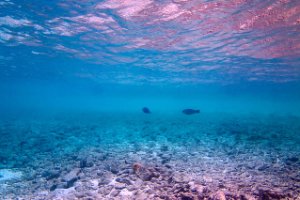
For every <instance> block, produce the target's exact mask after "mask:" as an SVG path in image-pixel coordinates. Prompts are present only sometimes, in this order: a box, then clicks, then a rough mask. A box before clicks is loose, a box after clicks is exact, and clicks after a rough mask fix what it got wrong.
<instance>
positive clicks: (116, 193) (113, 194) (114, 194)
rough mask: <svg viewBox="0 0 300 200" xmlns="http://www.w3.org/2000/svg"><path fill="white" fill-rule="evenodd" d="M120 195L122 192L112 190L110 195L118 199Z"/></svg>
mask: <svg viewBox="0 0 300 200" xmlns="http://www.w3.org/2000/svg"><path fill="white" fill-rule="evenodd" d="M119 194H120V190H112V191H111V193H110V196H111V197H116V196H118V195H119Z"/></svg>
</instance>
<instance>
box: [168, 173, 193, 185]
mask: <svg viewBox="0 0 300 200" xmlns="http://www.w3.org/2000/svg"><path fill="white" fill-rule="evenodd" d="M172 180H173V181H174V182H176V183H187V182H189V181H190V178H189V177H188V176H187V175H186V174H184V173H181V172H175V173H174V174H173V177H172Z"/></svg>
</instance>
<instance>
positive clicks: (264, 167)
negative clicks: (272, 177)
mask: <svg viewBox="0 0 300 200" xmlns="http://www.w3.org/2000/svg"><path fill="white" fill-rule="evenodd" d="M268 168H269V166H268V165H266V164H263V165H261V166H259V167H257V170H258V171H264V170H266V169H268Z"/></svg>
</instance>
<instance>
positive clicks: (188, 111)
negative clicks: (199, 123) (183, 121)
mask: <svg viewBox="0 0 300 200" xmlns="http://www.w3.org/2000/svg"><path fill="white" fill-rule="evenodd" d="M182 113H183V114H186V115H193V114H197V113H200V110H195V109H190V108H188V109H184V110H183V111H182Z"/></svg>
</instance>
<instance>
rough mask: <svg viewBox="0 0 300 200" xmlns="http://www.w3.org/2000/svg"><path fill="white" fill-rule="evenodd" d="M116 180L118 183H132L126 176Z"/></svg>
mask: <svg viewBox="0 0 300 200" xmlns="http://www.w3.org/2000/svg"><path fill="white" fill-rule="evenodd" d="M116 181H117V182H119V183H125V184H127V185H132V183H131V181H130V180H128V179H126V178H116Z"/></svg>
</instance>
